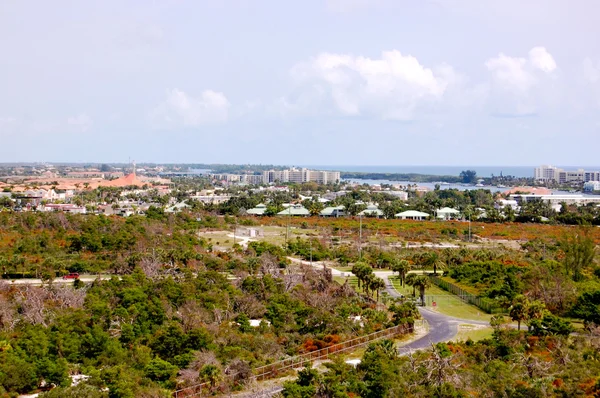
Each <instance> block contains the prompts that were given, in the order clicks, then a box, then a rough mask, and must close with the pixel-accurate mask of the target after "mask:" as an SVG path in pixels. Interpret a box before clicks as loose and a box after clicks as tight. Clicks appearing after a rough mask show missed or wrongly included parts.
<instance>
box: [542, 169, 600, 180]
mask: <svg viewBox="0 0 600 398" xmlns="http://www.w3.org/2000/svg"><path fill="white" fill-rule="evenodd" d="M533 175H534V178H535V180H536V181H541V182H546V183H547V182H555V183H559V184H568V183H571V182H587V181H598V180H600V172H599V171H585V170H583V169H578V170H563V169H559V168H558V167H554V166H550V165H542V166H540V167H536V168H535V169H534V173H533Z"/></svg>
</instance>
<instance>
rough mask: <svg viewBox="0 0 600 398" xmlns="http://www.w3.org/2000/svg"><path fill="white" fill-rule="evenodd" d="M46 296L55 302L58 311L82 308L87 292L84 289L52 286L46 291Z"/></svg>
mask: <svg viewBox="0 0 600 398" xmlns="http://www.w3.org/2000/svg"><path fill="white" fill-rule="evenodd" d="M48 293H49V294H48V296H49V298H50V299H51V300H53V301H54V302H56V304H57V305H58V307H59V308H60V309H65V308H83V302H84V301H85V296H86V294H87V291H86V289H85V288H81V289H74V288H73V287H72V286H66V285H60V286H56V285H55V286H52V287H50V288H49V289H48Z"/></svg>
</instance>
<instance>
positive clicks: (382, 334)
mask: <svg viewBox="0 0 600 398" xmlns="http://www.w3.org/2000/svg"><path fill="white" fill-rule="evenodd" d="M413 331H414V326H413V325H398V326H392V327H391V328H388V329H384V330H380V331H377V332H374V333H371V334H368V335H365V336H359V337H355V338H353V339H350V340H347V341H344V342H342V343H338V344H334V345H331V346H329V347H325V348H322V349H320V350H316V351H311V352H306V353H304V354H299V355H296V356H293V357H291V358H287V359H283V360H281V361H277V362H274V363H272V364H269V365H264V366H261V367H258V368H256V369H254V374H253V376H252V378H254V379H256V380H265V379H267V378H269V377H273V376H276V375H277V374H279V373H281V372H283V371H286V370H288V369H292V368H298V367H302V366H305V365H306V364H307V363H311V362H314V361H317V360H320V359H327V358H328V357H329V356H330V355H332V354H340V353H343V352H345V351H349V350H352V349H354V348H357V347H360V346H363V345H366V344H368V343H371V342H373V341H376V340H380V339H384V338H387V337H391V336H396V335H398V334H406V333H412V332H413ZM225 377H227V378H228V379H229V381H230V382H236V381H239V380H240V379H241V378H242V376H241V375H240V374H237V373H236V374H231V375H226V376H225ZM210 387H211V385H210V383H209V382H206V383H200V384H196V385H193V386H190V387H186V388H182V389H180V390H177V391H175V393H174V395H173V396H174V397H175V398H188V397H198V396H201V395H202V394H203V393H204V392H206V391H207V390H209V389H210Z"/></svg>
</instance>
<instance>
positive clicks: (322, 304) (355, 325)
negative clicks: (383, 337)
mask: <svg viewBox="0 0 600 398" xmlns="http://www.w3.org/2000/svg"><path fill="white" fill-rule="evenodd" d="M475 195H477V194H475ZM232 204H233V203H229V204H228V205H229V206H231V205H232ZM264 220H265V221H267V222H272V223H283V224H285V223H287V222H291V223H292V225H295V226H297V227H299V229H306V230H307V231H311V232H310V234H309V236H310V235H312V236H311V237H310V238H308V239H305V238H294V239H289V240H288V241H287V243H286V245H284V246H277V245H274V244H271V243H268V242H265V241H260V242H251V243H250V244H249V245H248V248H247V249H244V248H242V247H239V246H237V247H235V248H234V250H232V251H229V252H218V251H214V250H213V249H212V247H211V242H209V241H208V240H207V239H204V238H200V237H199V235H198V232H199V231H207V230H209V229H227V228H230V227H231V226H232V225H237V224H242V223H249V224H251V223H255V221H254V219H250V218H245V217H231V216H225V217H219V216H217V215H215V214H214V213H210V212H208V211H207V210H206V209H203V210H200V209H196V210H194V212H184V213H178V214H170V215H168V214H165V213H164V212H163V211H162V210H161V209H160V208H158V207H156V208H152V210H150V211H148V212H147V214H146V216H145V217H140V216H132V217H129V218H127V219H125V218H118V217H104V216H91V215H88V216H82V215H68V214H63V213H7V212H5V213H0V266H1V267H2V274H3V277H4V278H6V279H14V278H16V277H19V276H39V277H41V278H42V279H43V280H44V281H45V283H44V285H43V286H41V287H33V286H22V287H20V286H18V285H11V284H9V283H8V282H3V281H0V396H1V395H5V396H10V394H13V395H14V394H15V393H23V392H29V391H33V390H35V389H37V388H38V386H39V385H40V383H41V382H42V381H44V382H45V383H52V384H54V385H57V386H60V387H59V388H57V389H54V390H53V391H51V392H49V393H47V394H48V395H47V396H49V397H53V396H59V395H60V396H91V397H94V396H98V397H100V396H110V397H133V396H136V397H138V396H142V397H143V396H147V397H153V396H162V395H164V394H165V393H166V392H168V391H172V390H173V389H175V388H177V387H183V386H186V385H190V384H194V383H198V382H208V383H209V384H210V385H211V389H212V390H213V391H214V392H224V391H228V390H229V389H231V388H233V389H237V388H241V387H242V385H243V384H244V382H245V381H246V380H247V379H248V377H249V376H250V374H251V370H252V369H253V368H255V367H258V366H261V365H264V364H267V363H271V362H273V361H276V360H278V359H282V358H286V357H289V356H291V355H296V354H299V353H303V352H306V351H311V350H314V349H317V348H319V347H324V346H327V345H328V344H332V342H335V341H343V340H346V339H349V338H351V337H354V336H357V335H364V334H367V333H370V332H373V331H377V330H381V329H383V328H386V327H388V326H391V325H395V324H402V323H410V322H412V319H413V317H414V316H416V313H415V312H414V307H412V308H409V307H406V306H400V305H396V304H394V303H389V304H390V306H389V307H387V308H385V307H384V306H382V304H381V303H380V304H378V305H376V304H375V301H376V300H379V299H380V298H381V297H378V296H379V292H380V291H381V290H382V288H383V286H382V281H381V280H380V279H379V278H376V277H374V274H373V270H374V269H377V268H388V269H391V270H393V271H394V272H395V273H397V274H398V275H399V276H400V278H401V280H402V281H403V282H405V283H406V284H409V285H412V286H414V287H415V289H416V291H417V292H418V293H419V295H420V296H423V295H424V294H426V290H427V289H428V288H429V286H430V284H429V280H428V277H426V276H424V275H416V276H415V275H414V274H411V275H412V276H411V275H409V271H412V270H418V271H421V270H425V269H427V270H436V271H437V272H440V273H441V272H442V271H444V273H445V275H444V277H443V278H444V280H448V281H451V282H452V283H454V284H456V285H458V286H460V287H461V288H463V289H465V290H466V291H469V292H470V293H472V294H475V295H478V296H480V297H484V298H486V299H489V300H494V301H495V302H497V303H498V304H499V305H500V306H501V307H502V308H503V310H504V312H505V313H506V314H507V316H508V317H510V318H512V319H513V320H515V321H516V322H518V323H519V327H520V326H521V324H523V325H526V326H527V332H525V331H521V332H519V331H514V330H510V329H504V328H501V327H499V326H498V328H497V329H498V330H496V332H495V335H494V339H492V340H487V341H484V342H481V343H466V344H450V345H445V344H442V345H438V346H436V347H435V348H434V349H432V350H431V351H430V352H426V353H419V354H415V355H414V356H412V357H410V358H397V357H396V356H395V354H394V355H392V353H391V352H390V350H389V347H387V348H386V344H388V343H381V344H377V345H375V346H373V347H371V348H369V350H367V352H366V353H365V356H364V358H363V363H362V364H361V365H360V366H359V367H358V368H357V369H352V368H348V367H347V366H346V365H344V364H343V363H341V362H339V361H338V362H334V364H333V365H328V366H331V369H330V371H329V372H328V373H326V374H325V375H320V374H316V373H314V371H312V370H306V371H305V372H304V373H302V374H301V376H300V380H299V382H298V383H294V385H292V384H290V385H289V386H288V388H287V389H286V394H288V396H312V395H310V394H317V393H318V394H324V395H322V396H345V395H344V394H347V395H350V394H354V395H360V396H386V394H387V396H396V395H400V394H404V395H416V396H419V395H421V396H435V395H436V394H437V396H463V395H464V394H470V393H472V392H473V391H484V390H485V391H493V394H492V393H490V395H489V396H502V395H503V394H506V395H512V396H545V395H551V394H556V395H561V394H562V396H570V395H573V394H576V393H582V394H583V393H587V394H593V393H595V390H594V388H597V387H595V386H596V384H595V383H597V381H596V379H595V377H596V376H597V374H598V373H597V372H598V360H599V359H598V358H597V351H596V354H594V353H593V352H594V351H593V350H594V347H596V350H597V346H594V345H593V344H596V342H597V340H595V339H596V338H595V337H594V338H592V337H590V335H589V333H591V332H590V331H597V329H596V326H594V325H597V324H599V323H600V271H599V268H598V266H597V265H596V245H597V243H598V242H599V241H600V239H599V238H600V236H599V232H598V230H597V228H591V227H589V228H588V229H586V228H580V227H579V228H575V227H569V226H557V225H534V224H516V223H510V224H493V223H491V224H483V223H473V225H472V228H473V232H474V234H475V235H476V236H478V237H481V236H488V237H491V238H502V239H506V238H513V239H514V238H515V237H516V238H520V239H522V240H521V246H520V247H518V249H516V248H512V249H511V248H507V247H504V248H502V247H495V248H493V247H490V248H477V249H475V248H467V247H461V248H447V249H433V248H426V247H412V248H409V247H408V246H407V245H406V244H404V245H402V244H399V245H397V246H396V247H390V246H389V245H388V244H387V243H388V242H386V241H385V240H384V238H386V237H387V238H394V239H396V242H405V243H406V242H407V241H411V240H419V241H426V240H430V241H435V240H439V239H447V238H456V239H458V238H459V237H461V236H464V227H465V225H464V224H463V223H460V222H438V223H436V222H399V221H396V220H376V219H368V220H363V222H362V228H363V239H364V241H363V242H364V243H365V245H363V247H362V249H361V250H360V251H359V250H358V245H357V243H358V242H357V235H358V234H357V232H358V228H359V221H358V220H355V219H346V218H344V219H335V220H324V219H321V218H306V219H301V220H300V219H292V220H282V219H277V218H272V219H270V218H267V219H264ZM453 229H456V232H452V231H453ZM315 231H316V232H315ZM486 234H487V235H486ZM289 254H295V255H297V256H299V257H302V258H305V259H313V260H314V261H318V260H332V261H336V262H338V263H339V264H340V265H349V266H351V267H352V271H353V272H354V273H355V275H356V276H357V277H358V284H359V286H360V289H362V290H361V291H364V292H365V293H366V294H365V295H358V294H357V293H356V292H355V291H354V290H353V289H352V288H350V286H349V285H347V284H343V285H340V284H337V283H333V282H332V280H331V275H329V274H328V273H327V272H321V271H318V272H317V271H315V270H314V269H312V268H308V267H300V266H296V265H294V264H292V263H290V262H289V260H288V259H287V257H286V256H287V255H289ZM107 271H108V272H110V273H111V274H113V276H112V277H111V278H110V279H109V280H100V279H97V280H96V281H94V282H93V283H91V284H89V285H85V284H84V283H83V282H81V281H75V282H74V283H73V284H71V283H69V284H68V285H60V284H57V283H52V280H53V278H55V277H57V276H60V275H62V274H64V273H67V272H80V273H97V272H107ZM369 297H371V298H369ZM382 301H387V299H386V300H382ZM406 305H408V304H406ZM355 317H360V319H361V321H360V322H354V321H351V319H355ZM564 317H574V318H578V319H582V320H584V321H585V326H586V329H585V330H581V331H580V333H581V335H580V336H570V337H568V335H569V334H570V333H571V332H572V330H573V329H572V327H571V326H570V324H569V322H567V321H565V319H564ZM251 320H253V321H259V325H256V324H255V323H253V324H254V326H252V324H251V322H250V321H251ZM557 347H558V348H557ZM565 358H566V359H565ZM543 361H545V362H543ZM561 361H562V362H561ZM457 364H459V365H461V366H456V365H457ZM435 366H446V367H449V368H451V369H452V370H451V371H449V373H448V376H440V375H439V369H438V368H435ZM577 366H579V367H585V372H580V373H576V372H575V369H576V367H577ZM510 369H517V371H514V372H513V371H511V370H510ZM542 370H544V371H547V372H548V375H549V376H548V378H544V377H542V376H541V372H542ZM436 372H438V373H436ZM594 372H596V373H595V374H594ZM78 373H81V374H84V375H87V376H90V378H89V379H88V380H87V381H86V382H85V383H83V384H82V385H81V386H78V387H69V384H70V377H69V375H72V374H78ZM231 373H237V374H242V375H245V376H244V377H243V378H242V379H240V380H238V384H237V385H232V384H231V383H229V382H228V379H227V377H226V376H227V375H228V374H231ZM486 374H488V375H495V376H493V377H492V376H485V375H486ZM432 375H437V376H432ZM549 377H552V379H550V378H549ZM303 378H304V379H303ZM496 378H506V380H507V381H506V383H505V384H504V385H500V384H497V383H496V384H495V382H494V380H495V379H496ZM295 384H297V385H295ZM323 386H326V388H329V390H322V389H323V388H325V387H323ZM582 386H583V387H582ZM305 387H306V389H304V388H305ZM106 389H107V390H106ZM323 391H325V392H323ZM377 391H380V392H379V393H378V392H377ZM383 392H387V393H383ZM69 394H70V395H69ZM298 394H300V395H298ZM307 394H308V395H307ZM327 394H329V395H327ZM377 394H382V395H377ZM519 394H521V395H519ZM527 394H529V395H527ZM536 394H537V395H536ZM540 394H541V395H540Z"/></svg>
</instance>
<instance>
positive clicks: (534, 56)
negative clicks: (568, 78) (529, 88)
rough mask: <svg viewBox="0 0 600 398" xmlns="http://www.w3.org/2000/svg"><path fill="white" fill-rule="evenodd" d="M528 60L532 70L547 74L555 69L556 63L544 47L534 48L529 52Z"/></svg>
mask: <svg viewBox="0 0 600 398" xmlns="http://www.w3.org/2000/svg"><path fill="white" fill-rule="evenodd" d="M529 60H530V62H531V65H533V67H534V68H536V69H539V70H541V71H543V72H546V73H549V72H552V71H553V70H555V69H556V61H554V57H552V54H550V53H549V52H548V51H547V50H546V48H545V47H534V48H532V49H531V50H529Z"/></svg>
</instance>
